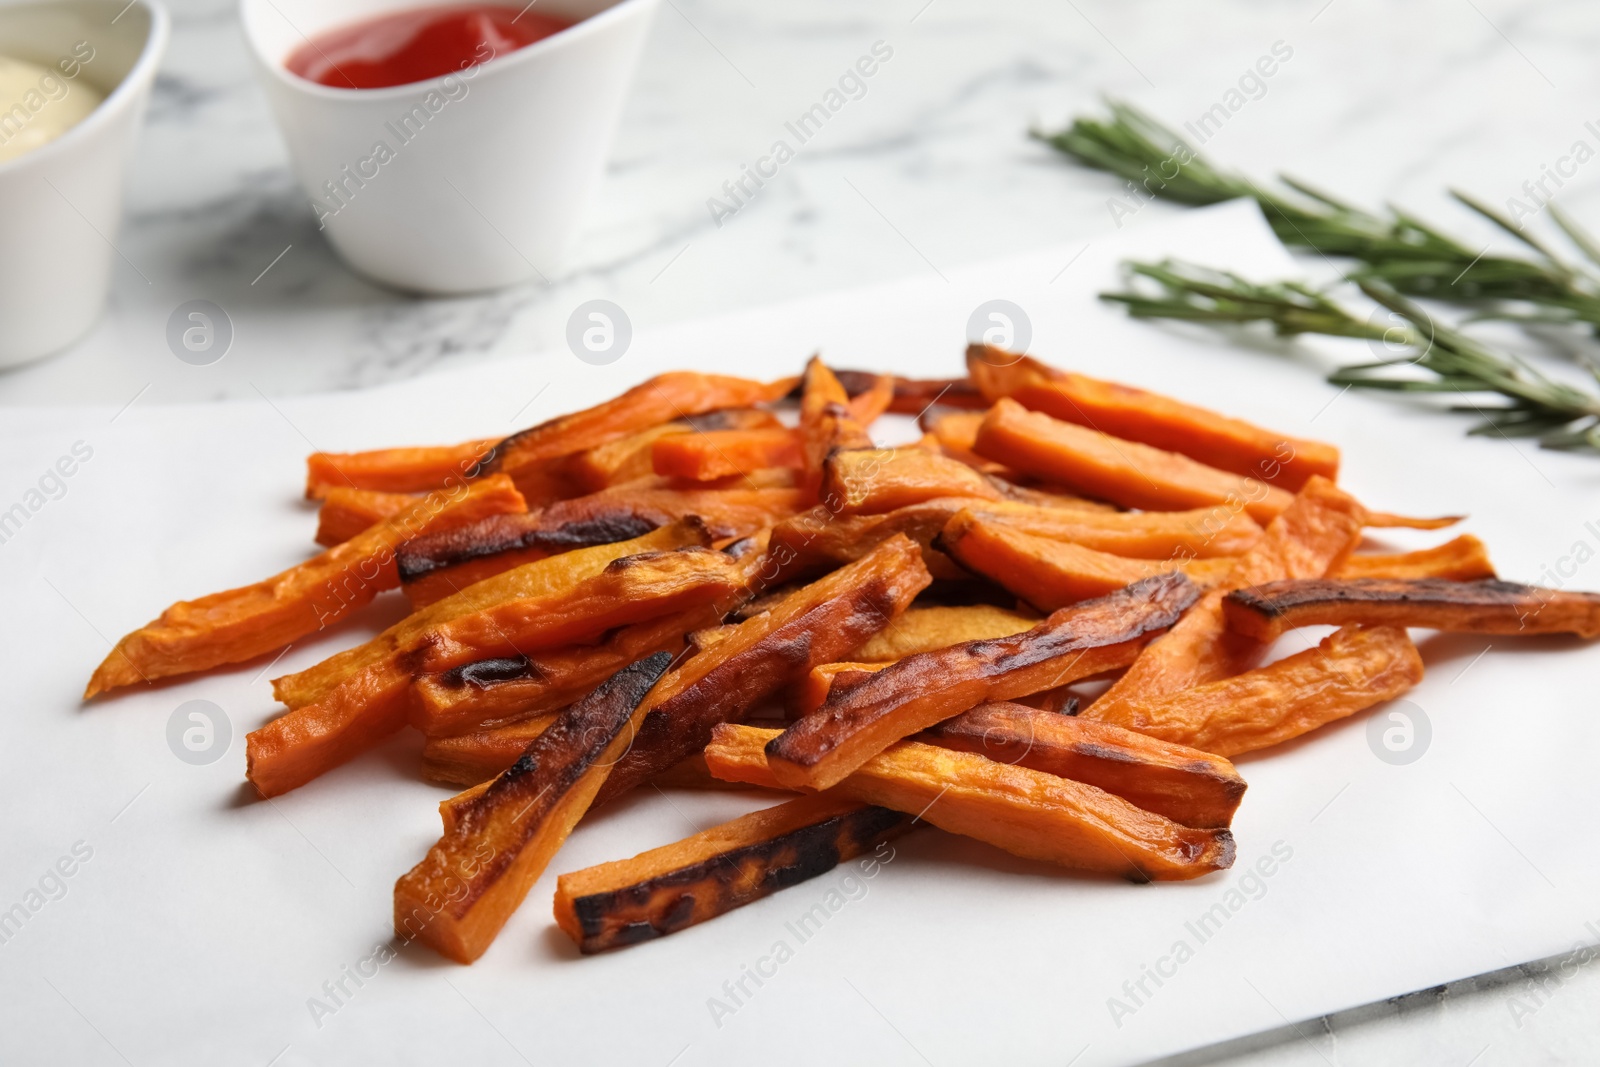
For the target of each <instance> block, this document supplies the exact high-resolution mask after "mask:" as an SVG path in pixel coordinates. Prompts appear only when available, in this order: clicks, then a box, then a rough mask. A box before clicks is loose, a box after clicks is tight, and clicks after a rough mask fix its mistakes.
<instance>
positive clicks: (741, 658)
mask: <svg viewBox="0 0 1600 1067" xmlns="http://www.w3.org/2000/svg"><path fill="white" fill-rule="evenodd" d="M929 581H931V579H930V578H929V577H928V571H927V568H926V567H924V566H923V565H922V557H921V555H920V554H919V553H918V552H917V546H916V545H914V544H912V543H911V542H910V541H909V540H907V539H905V538H903V537H899V538H894V539H892V540H889V541H885V542H884V543H883V544H881V545H879V546H878V547H877V548H876V549H875V550H874V551H873V552H872V553H871V554H870V555H867V556H863V557H862V558H861V559H859V560H857V561H856V562H855V563H852V564H850V565H849V566H846V567H841V568H840V569H839V570H837V571H834V572H833V573H832V574H830V575H828V576H827V577H825V578H820V579H818V580H817V581H815V582H813V583H811V584H810V585H808V586H806V587H805V588H803V589H801V590H799V591H798V592H796V593H794V594H793V595H792V596H789V597H786V598H785V599H784V600H783V601H782V602H780V603H779V604H777V605H776V606H775V607H774V608H773V609H772V610H771V611H768V612H767V613H765V614H763V615H758V616H756V617H755V618H753V619H749V620H747V621H745V622H742V623H740V624H739V625H738V627H737V628H736V629H735V631H734V632H733V633H732V634H730V635H728V636H727V637H726V638H724V639H723V640H721V641H718V642H717V643H716V644H715V645H713V646H712V647H711V648H709V649H707V650H706V651H705V652H702V653H700V654H698V655H695V656H691V657H690V658H689V659H688V660H687V661H686V662H685V663H684V664H683V665H682V666H680V667H678V668H677V670H675V671H673V672H672V673H671V674H670V675H668V676H667V677H666V678H664V679H662V681H661V684H660V685H659V686H657V688H656V690H655V691H654V692H652V693H651V694H650V697H649V700H648V701H647V703H646V714H645V716H644V721H643V724H642V725H641V726H640V728H639V734H638V738H637V740H636V741H635V743H634V745H633V747H632V748H630V749H629V750H628V753H627V755H626V756H624V757H623V759H622V762H621V764H620V765H619V766H618V767H617V770H616V773H615V774H614V775H612V777H611V779H610V780H609V781H608V782H607V783H606V786H605V788H604V789H603V790H602V791H601V796H600V802H602V803H603V802H604V801H606V800H609V799H611V798H612V797H614V796H617V795H619V794H621V793H623V792H626V791H627V790H628V789H630V788H632V787H633V786H635V785H639V784H641V783H643V782H645V781H647V780H649V779H650V778H652V777H653V776H655V775H657V774H659V773H661V772H662V771H665V770H666V769H668V768H669V767H671V766H673V765H674V764H676V763H678V762H679V761H680V760H682V759H684V758H685V757H687V756H690V755H693V754H694V753H696V752H698V751H700V750H701V749H702V748H704V747H705V744H706V741H707V740H709V739H710V737H711V728H712V727H713V726H715V725H716V724H717V723H720V722H726V721H728V720H730V719H738V718H741V717H742V716H744V715H745V714H747V713H748V712H749V711H750V709H751V708H753V707H754V706H755V705H756V704H758V703H759V702H760V701H762V700H765V699H766V698H768V697H770V696H772V695H773V694H774V693H776V692H777V691H778V690H779V689H780V688H781V687H783V686H784V685H787V684H789V683H791V682H793V681H796V680H797V679H799V678H802V677H804V676H805V675H806V673H807V672H809V671H810V670H811V668H813V667H815V666H817V665H818V664H819V663H831V662H833V661H834V660H837V659H838V658H839V657H840V656H843V655H845V654H846V653H848V652H849V651H850V649H852V648H854V647H856V646H857V645H859V644H861V643H862V641H864V640H865V639H866V638H867V637H869V636H871V635H872V634H874V633H876V632H878V631H879V630H881V629H883V628H884V627H885V626H889V625H891V624H893V622H894V620H895V619H896V618H898V617H899V616H900V614H901V613H902V612H903V611H905V609H906V606H907V605H908V604H910V603H911V601H912V599H913V598H914V597H915V596H916V595H917V594H918V593H919V592H921V591H922V590H923V589H925V588H927V586H928V583H929Z"/></svg>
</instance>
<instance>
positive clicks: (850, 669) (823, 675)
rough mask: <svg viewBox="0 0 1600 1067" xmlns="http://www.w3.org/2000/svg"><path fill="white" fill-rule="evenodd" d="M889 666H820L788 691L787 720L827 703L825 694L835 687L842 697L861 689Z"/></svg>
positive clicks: (854, 664)
mask: <svg viewBox="0 0 1600 1067" xmlns="http://www.w3.org/2000/svg"><path fill="white" fill-rule="evenodd" d="M888 665H889V664H888V663H856V662H845V663H819V664H817V665H816V666H815V667H813V668H811V671H810V673H808V674H807V675H806V676H805V677H804V678H802V679H800V680H799V681H798V682H796V683H795V684H794V685H793V686H791V687H790V689H789V696H788V699H787V701H786V705H787V709H788V712H789V718H791V719H798V718H800V717H801V716H802V715H809V714H810V713H811V712H813V711H816V710H817V709H818V708H820V707H822V705H823V704H824V703H826V702H827V699H828V694H829V693H831V692H833V691H834V688H835V687H836V686H837V687H838V690H839V692H841V693H843V692H845V691H846V690H848V689H851V688H853V687H854V686H858V685H860V684H861V683H862V682H864V681H866V680H867V679H868V678H870V677H872V676H873V675H874V674H877V673H878V672H879V671H881V670H883V669H884V668H885V667H887V666H888Z"/></svg>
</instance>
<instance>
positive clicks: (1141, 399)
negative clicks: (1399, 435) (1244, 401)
mask: <svg viewBox="0 0 1600 1067" xmlns="http://www.w3.org/2000/svg"><path fill="white" fill-rule="evenodd" d="M967 375H968V376H969V377H970V378H971V379H972V381H973V383H974V384H976V385H977V387H978V389H979V391H980V392H982V393H983V395H984V397H985V399H987V400H988V401H989V402H990V403H993V402H994V401H996V400H999V399H1000V398H1002V397H1010V398H1011V399H1013V400H1015V401H1017V402H1018V403H1020V404H1022V405H1023V406H1024V407H1027V408H1031V409H1033V410H1034V411H1042V412H1044V413H1045V414H1046V415H1049V416H1051V417H1053V418H1057V419H1061V420H1062V421H1064V422H1071V423H1076V424H1078V425H1079V426H1088V427H1091V428H1092V429H1095V430H1099V431H1100V432H1101V433H1106V434H1110V435H1112V436H1113V437H1120V438H1122V439H1124V440H1127V441H1138V442H1140V443H1141V444H1146V445H1150V446H1152V447H1155V448H1160V449H1164V450H1166V451H1168V452H1178V453H1181V454H1183V455H1185V456H1188V457H1190V458H1191V459H1196V460H1199V461H1200V462H1201V463H1204V464H1206V465H1207V466H1209V467H1215V468H1217V469H1218V470H1225V471H1230V472H1232V473H1233V474H1242V475H1245V476H1247V477H1250V478H1256V479H1259V480H1261V481H1264V482H1268V483H1270V484H1272V485H1275V486H1278V487H1279V488H1281V489H1287V490H1289V491H1290V492H1294V491H1296V490H1298V489H1299V488H1300V487H1301V486H1303V485H1304V484H1305V483H1306V481H1307V479H1309V478H1310V477H1311V476H1312V475H1321V476H1322V477H1324V478H1327V479H1328V480H1330V481H1333V480H1336V479H1337V478H1338V476H1339V450H1338V449H1337V448H1335V447H1333V446H1332V445H1329V444H1324V443H1322V442H1321V441H1308V440H1304V439H1302V438H1295V437H1289V436H1287V435H1285V434H1281V433H1276V432H1274V431H1272V430H1266V429H1263V428H1262V427H1260V426H1256V425H1254V424H1252V423H1249V422H1245V421H1244V420H1243V419H1235V418H1229V417H1228V416H1226V415H1219V414H1217V413H1216V412H1214V411H1208V410H1206V409H1205V408H1202V407H1196V406H1195V405H1193V404H1186V403H1184V402H1183V401H1181V400H1174V399H1173V398H1172V397H1169V396H1162V395H1161V394H1160V393H1151V392H1147V391H1145V390H1143V389H1136V388H1134V387H1133V386H1130V385H1119V384H1117V383H1116V382H1107V381H1102V380H1100V379H1098V378H1090V377H1088V376H1087V375H1083V374H1075V373H1072V372H1070V371H1063V370H1058V369H1056V368H1054V367H1051V366H1048V365H1047V364H1044V363H1041V362H1039V361H1038V360H1036V359H1034V358H1032V357H1031V356H1019V355H1017V354H1015V353H1012V352H1007V351H1004V350H1003V349H998V348H994V347H992V346H990V345H972V346H970V347H969V348H968V349H967Z"/></svg>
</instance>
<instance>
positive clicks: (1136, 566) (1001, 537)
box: [937, 511, 1234, 611]
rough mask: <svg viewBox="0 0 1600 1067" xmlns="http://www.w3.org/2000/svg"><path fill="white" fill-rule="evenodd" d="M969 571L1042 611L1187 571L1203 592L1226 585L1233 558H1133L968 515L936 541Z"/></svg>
mask: <svg viewBox="0 0 1600 1067" xmlns="http://www.w3.org/2000/svg"><path fill="white" fill-rule="evenodd" d="M937 544H938V545H939V547H940V548H942V549H943V550H944V551H945V552H946V553H948V554H949V555H951V556H952V557H954V558H955V560H956V561H957V562H958V563H960V564H961V565H962V566H964V567H966V568H967V569H968V570H970V571H973V572H975V573H977V574H981V575H983V576H985V577H986V578H989V579H991V580H993V581H995V582H998V583H999V584H1000V585H1002V586H1004V587H1005V588H1006V589H1008V590H1010V591H1011V592H1013V593H1015V594H1016V595H1017V596H1019V597H1021V598H1022V599H1023V600H1025V601H1027V602H1028V603H1029V604H1032V605H1033V606H1034V607H1036V608H1038V609H1040V610H1041V611H1054V610H1056V609H1057V608H1062V607H1066V606H1067V605H1068V604H1076V603H1077V602H1078V601H1080V600H1089V599H1092V598H1093V597H1097V596H1105V595H1106V594H1107V593H1109V592H1111V591H1112V590H1114V589H1121V588H1122V587H1123V586H1125V585H1127V584H1129V583H1130V582H1136V581H1138V580H1139V579H1141V578H1150V577H1153V576H1155V575H1157V574H1164V573H1166V572H1167V571H1182V572H1183V573H1184V574H1187V575H1188V576H1189V577H1190V579H1192V580H1193V581H1194V583H1195V584H1196V585H1198V586H1200V587H1201V588H1202V589H1209V588H1210V587H1212V586H1214V585H1217V584H1218V583H1219V582H1221V581H1223V580H1224V579H1225V578H1226V577H1227V575H1228V573H1229V571H1231V570H1232V569H1233V564H1234V560H1232V559H1229V558H1227V557H1222V558H1218V559H1173V560H1153V559H1128V558H1126V557H1124V556H1114V555H1112V554H1111V553H1109V552H1098V551H1096V550H1095V549H1092V548H1087V547H1085V546H1083V545H1079V544H1073V543H1071V542H1067V541H1052V540H1049V539H1048V538H1044V537H1035V536H1033V535H1032V534H1029V533H1024V532H1022V531H1021V530H1017V529H1012V528H1010V527H1006V526H1002V525H999V524H997V523H990V522H986V521H985V520H984V519H983V518H982V517H980V516H979V515H978V514H977V513H975V512H971V511H963V512H961V513H960V514H958V515H957V516H956V517H955V518H953V519H951V520H950V522H949V524H948V525H946V526H945V528H944V532H943V533H942V534H941V535H940V536H939V540H938V542H937Z"/></svg>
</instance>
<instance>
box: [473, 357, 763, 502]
mask: <svg viewBox="0 0 1600 1067" xmlns="http://www.w3.org/2000/svg"><path fill="white" fill-rule="evenodd" d="M793 384H794V380H793V379H792V378H791V379H786V380H784V381H781V382H771V383H765V382H756V381H751V380H749V379H747V378H732V377H727V376H725V375H718V374H698V373H695V372H692V371H671V372H668V373H666V374H659V375H657V376H656V377H654V378H651V379H650V380H649V381H647V382H644V383H642V384H640V385H636V386H634V387H633V388H632V389H629V390H628V391H627V392H625V393H623V394H622V395H621V396H617V397H614V398H612V399H611V400H607V401H605V402H604V403H602V404H596V405H595V406H594V407H591V408H586V409H584V410H583V411H576V412H573V413H572V414H570V415H561V416H559V417H557V418H554V419H550V420H549V421H547V422H542V423H540V424H539V425H537V426H534V427H531V428H529V429H526V430H523V431H521V432H520V433H515V434H512V435H511V436H510V437H508V438H506V439H505V440H504V441H501V442H499V443H498V444H497V445H495V454H494V457H493V458H492V459H491V460H489V462H488V464H487V467H488V469H489V470H490V471H491V472H493V471H498V472H500V473H503V474H508V475H510V476H511V479H512V480H513V481H515V482H516V483H517V484H518V485H519V486H521V485H523V484H524V482H525V481H526V482H528V483H529V484H532V485H538V484H541V480H542V479H543V478H545V477H546V476H547V475H548V473H549V471H550V470H551V467H552V466H553V465H556V464H558V463H560V462H561V461H563V460H565V459H566V457H569V456H571V455H573V454H574V453H577V452H583V451H586V450H588V449H591V448H597V447H599V446H600V445H604V444H607V443H609V442H611V441H616V440H619V439H621V438H624V437H627V436H629V435H630V434H636V433H639V432H640V431H642V430H648V429H650V428H651V427H652V426H660V425H661V424H662V423H665V422H671V421H673V420H674V419H686V418H689V417H690V416H693V415H703V414H705V413H706V412H708V411H716V410H718V409H719V408H746V407H754V406H756V405H758V404H763V403H767V402H769V401H772V400H777V399H779V398H781V397H782V396H783V395H784V394H785V393H787V392H788V391H789V389H790V388H791V387H792V386H793Z"/></svg>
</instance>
